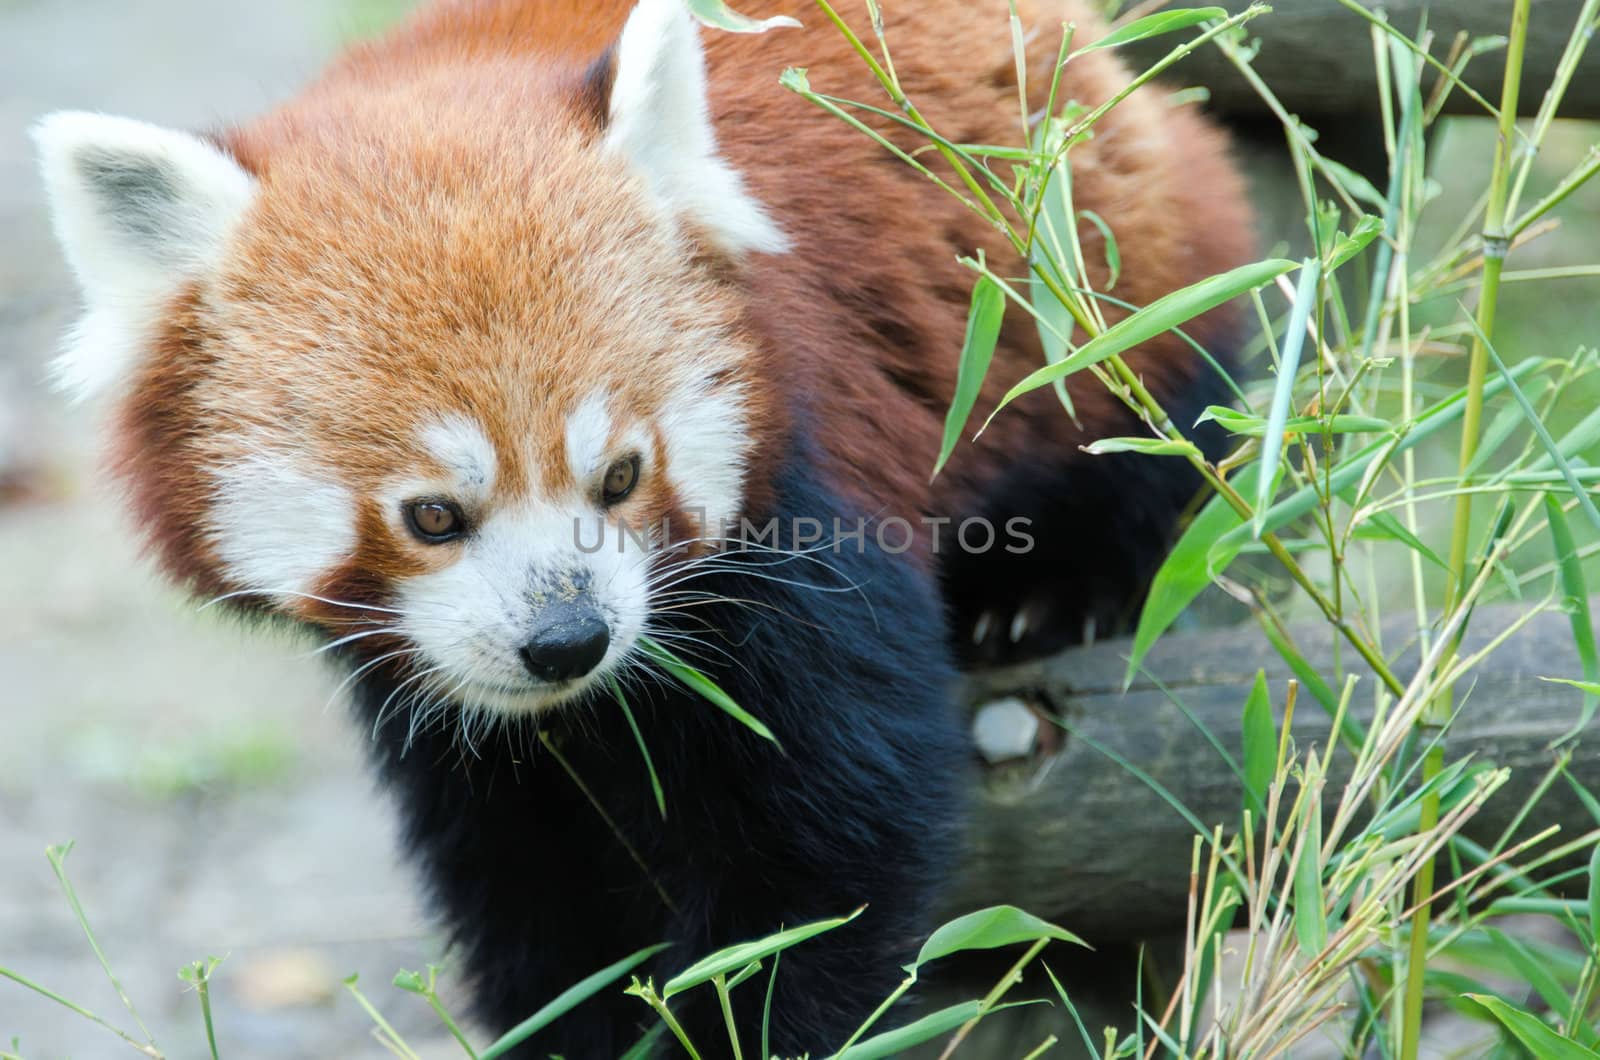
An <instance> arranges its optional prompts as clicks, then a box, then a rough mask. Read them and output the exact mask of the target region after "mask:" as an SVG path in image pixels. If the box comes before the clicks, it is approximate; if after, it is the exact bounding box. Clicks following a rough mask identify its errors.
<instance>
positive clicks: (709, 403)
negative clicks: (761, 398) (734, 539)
mask: <svg viewBox="0 0 1600 1060" xmlns="http://www.w3.org/2000/svg"><path fill="white" fill-rule="evenodd" d="M661 407H662V410H663V411H662V412H661V414H660V415H659V416H658V418H657V420H656V422H657V424H658V425H659V426H660V428H661V435H662V439H663V441H664V443H665V446H666V450H667V465H668V467H669V468H670V469H671V475H672V481H673V483H674V485H676V487H677V489H678V496H679V498H680V499H681V500H682V501H683V506H684V508H685V509H686V510H687V511H688V512H689V513H690V515H691V516H692V517H695V518H703V526H704V527H705V532H706V533H709V534H716V533H718V532H719V529H720V528H722V527H725V526H730V525H731V524H732V521H733V520H734V519H737V518H738V516H739V513H740V512H741V511H742V509H743V507H744V475H745V463H746V461H747V460H748V459H749V455H750V448H751V439H750V434H749V432H748V431H747V430H746V429H745V408H744V402H743V401H742V400H741V390H740V388H739V387H738V386H737V385H732V384H724V385H722V386H719V387H713V386H712V385H711V384H710V383H709V382H708V381H706V380H704V379H695V380H694V381H692V382H687V383H682V384H680V385H679V386H677V387H675V388H674V390H673V392H672V395H671V397H670V398H669V399H668V400H667V401H665V402H664V403H663V404H662V406H661Z"/></svg>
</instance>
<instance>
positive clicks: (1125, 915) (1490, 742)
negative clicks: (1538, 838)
mask: <svg viewBox="0 0 1600 1060" xmlns="http://www.w3.org/2000/svg"><path fill="white" fill-rule="evenodd" d="M1595 605H1596V606H1600V599H1597V600H1596V601H1595ZM1519 613H1520V608H1519V607H1513V606H1499V607H1484V608H1480V609H1479V611H1478V614H1477V615H1476V616H1475V618H1474V621H1473V625H1472V632H1471V633H1470V635H1469V636H1468V638H1467V643H1466V650H1468V651H1473V650H1476V649H1477V648H1479V647H1481V646H1483V645H1485V644H1486V643H1488V642H1489V640H1490V639H1491V638H1492V637H1493V636H1494V635H1495V634H1497V633H1499V632H1501V631H1502V630H1504V629H1506V628H1507V627H1508V626H1509V625H1510V624H1511V623H1512V621H1513V619H1514V618H1515V617H1516V616H1517V614H1519ZM1295 638H1296V641H1297V642H1298V643H1299V645H1300V646H1301V649H1302V650H1304V651H1306V652H1307V653H1308V655H1310V656H1311V662H1312V664H1313V665H1314V666H1316V667H1317V670H1318V672H1319V673H1321V674H1322V675H1324V677H1328V678H1331V677H1332V676H1333V675H1334V674H1336V672H1337V667H1336V665H1335V657H1334V649H1335V645H1334V644H1333V642H1332V640H1331V638H1330V634H1329V631H1328V630H1327V628H1326V627H1325V626H1309V627H1306V628H1302V629H1299V630H1296V631H1295ZM1407 639H1408V638H1407V632H1406V630H1405V629H1404V628H1403V626H1401V625H1390V626H1389V627H1387V628H1386V630H1385V637H1384V643H1385V644H1386V645H1389V646H1391V648H1394V649H1398V648H1399V647H1400V646H1402V645H1404V644H1405V643H1406V641H1407ZM1127 652H1128V644H1127V642H1125V641H1113V642H1105V643H1101V644H1098V645H1095V646H1093V647H1089V648H1080V649H1074V650H1071V651H1068V652H1066V653H1063V654H1061V655H1058V656H1054V657H1052V658H1049V659H1046V660H1042V661H1040V662H1037V663H1032V664H1028V665H1025V666H1020V667H1017V668H1013V669H1010V670H1005V671H995V672H991V673H988V674H985V675H982V676H981V677H980V678H977V679H975V680H974V682H973V686H972V689H971V699H972V701H973V702H974V703H978V702H983V701H985V700H988V699H992V698H994V697H995V696H998V695H1003V694H1007V693H1014V692H1024V693H1033V694H1035V695H1038V696H1041V697H1042V698H1043V700H1045V701H1046V702H1048V704H1050V705H1051V706H1052V707H1053V708H1054V709H1055V710H1056V711H1058V712H1059V713H1061V714H1062V716H1063V717H1065V718H1066V719H1067V720H1068V722H1069V724H1070V726H1071V730H1072V732H1073V733H1076V734H1077V736H1074V735H1072V734H1067V735H1066V736H1065V743H1064V745H1063V746H1062V747H1061V748H1060V750H1059V751H1058V752H1056V753H1054V754H1053V755H1051V756H1049V757H1047V758H1044V759H1042V760H1041V759H1037V758H1036V759H1034V760H1031V761H1028V762H1025V763H1014V764H1011V765H1008V766H1005V767H1002V768H999V769H993V770H990V771H989V772H987V773H986V775H985V777H984V781H983V783H982V784H981V785H980V786H979V792H978V796H977V803H978V806H977V812H976V821H975V824H974V827H973V829H972V835H971V837H970V839H969V851H968V855H967V857H966V858H965V859H964V863H963V865H962V867H961V870H960V874H959V882H958V884H957V886H956V887H955V888H954V894H953V900H952V902H951V908H950V910H949V912H950V913H951V914H954V913H956V912H962V911H966V910H970V909H974V908H979V907H982V906H985V905H991V904H995V903H998V902H1009V903H1013V904H1015V905H1019V906H1022V907H1023V908H1025V909H1028V910H1030V911H1032V912H1034V913H1036V914H1038V915H1041V916H1045V917H1049V918H1051V919H1053V920H1055V921H1056V922H1057V923H1060V924H1062V925H1064V926H1066V927H1069V928H1071V929H1072V930H1074V931H1077V932H1079V933H1080V934H1083V935H1085V936H1087V937H1089V938H1090V939H1091V941H1094V942H1096V943H1115V942H1120V941H1132V940H1137V939H1145V938H1151V937H1155V936H1159V935H1161V934H1163V933H1165V932H1170V931H1172V930H1174V929H1177V928H1181V926H1182V924H1183V921H1184V911H1185V900H1186V896H1187V888H1188V883H1189V859H1190V851H1191V844H1192V838H1193V835H1194V832H1193V830H1192V829H1191V827H1190V826H1189V824H1188V823H1186V822H1185V821H1184V819H1183V818H1182V817H1181V816H1180V815H1179V814H1178V813H1177V812H1176V811H1175V810H1174V809H1172V807H1171V806H1169V805H1168V804H1167V803H1166V802H1164V801H1163V800H1162V798H1161V797H1160V796H1159V795H1157V794H1156V793H1155V792H1154V791H1152V790H1151V789H1150V788H1149V787H1148V786H1147V785H1146V784H1144V783H1142V782H1141V781H1140V780H1139V779H1138V778H1137V777H1135V776H1133V775H1130V773H1129V772H1128V771H1127V770H1125V769H1124V768H1123V767H1122V766H1120V765H1118V764H1117V763H1115V762H1114V761H1112V760H1111V759H1110V758H1108V757H1106V756H1105V755H1104V754H1102V753H1101V752H1099V751H1097V750H1094V749H1093V748H1092V747H1091V746H1090V742H1089V741H1093V743H1096V744H1099V745H1101V746H1102V747H1104V748H1107V749H1109V750H1111V751H1114V752H1116V753H1117V754H1118V755H1120V756H1122V757H1123V758H1124V759H1126V760H1127V761H1128V762H1129V763H1131V764H1132V765H1134V766H1136V767H1138V768H1139V769H1140V770H1143V771H1144V772H1145V773H1147V774H1148V775H1149V776H1150V777H1151V778H1153V779H1154V780H1155V781H1157V782H1158V783H1160V784H1161V785H1162V787H1164V788H1165V789H1166V790H1167V791H1169V792H1171V793H1172V794H1173V795H1174V796H1175V797H1176V798H1177V799H1179V800H1180V801H1181V802H1182V803H1183V805H1185V806H1186V807H1188V808H1189V809H1190V810H1191V811H1192V812H1193V813H1194V815H1195V816H1196V817H1197V818H1199V820H1200V821H1202V822H1204V823H1205V824H1207V825H1211V824H1215V823H1224V824H1227V825H1230V826H1232V827H1235V828H1236V827H1237V822H1238V821H1239V816H1240V808H1241V785H1240V782H1239V781H1238V779H1237V778H1236V777H1235V775H1234V774H1233V772H1232V771H1231V770H1230V768H1229V767H1228V765H1227V764H1226V763H1225V762H1224V761H1223V760H1222V758H1221V757H1220V756H1219V755H1218V754H1217V752H1216V751H1215V749H1214V748H1213V747H1211V746H1210V745H1209V744H1208V743H1207V741H1206V740H1205V739H1204V738H1203V737H1202V736H1201V734H1200V732H1199V731H1197V730H1196V728H1195V725H1194V724H1193V723H1192V722H1191V721H1190V720H1189V719H1188V718H1186V717H1185V715H1184V713H1183V711H1181V710H1180V709H1179V708H1178V707H1177V706H1176V705H1175V704H1174V703H1173V698H1181V700H1182V702H1183V703H1184V705H1185V707H1187V709H1188V710H1189V711H1190V712H1192V713H1193V714H1194V716H1195V717H1196V718H1197V719H1198V720H1199V721H1200V722H1201V723H1202V724H1204V726H1205V728H1206V729H1207V730H1209V731H1210V732H1211V733H1212V734H1213V735H1214V736H1215V737H1216V739H1217V740H1218V741H1219V742H1220V743H1221V745H1222V746H1223V747H1225V748H1227V749H1228V750H1229V752H1230V753H1231V754H1232V755H1234V757H1235V758H1237V757H1238V755H1239V749H1240V746H1241V744H1240V715H1241V709H1242V707H1243V705H1244V701H1245V696H1246V694H1247V693H1248V691H1249V689H1250V686H1251V683H1252V682H1253V680H1254V678H1255V674H1256V671H1257V669H1258V668H1259V669H1261V670H1264V671H1265V672H1266V674H1267V676H1268V678H1269V680H1270V681H1271V686H1272V692H1273V700H1274V704H1275V707H1274V710H1275V714H1276V715H1277V717H1278V720H1279V721H1280V722H1281V720H1282V718H1281V707H1282V703H1283V697H1284V692H1285V688H1286V681H1287V679H1288V677H1289V676H1290V675H1289V672H1288V668H1287V667H1286V666H1285V664H1284V663H1283V662H1282V661H1281V660H1280V659H1279V658H1278V656H1277V654H1276V653H1275V652H1274V651H1273V650H1272V648H1271V647H1270V645H1268V643H1267V642H1266V639H1265V638H1264V637H1263V636H1262V635H1261V633H1260V632H1259V630H1257V629H1256V628H1255V627H1254V626H1251V627H1248V628H1240V629H1233V630H1221V631H1217V632H1210V633H1203V634H1196V635H1173V636H1168V637H1166V638H1165V639H1163V640H1162V641H1161V642H1159V643H1158V644H1157V645H1156V647H1155V648H1154V650H1152V651H1151V653H1150V655H1149V657H1148V659H1147V661H1146V664H1145V669H1146V671H1147V676H1144V677H1141V678H1139V679H1136V680H1135V681H1134V683H1133V685H1132V687H1131V688H1130V689H1129V690H1128V691H1126V692H1123V691H1122V676H1123V671H1124V669H1125V667H1126V665H1127V664H1126V658H1127ZM1343 658H1344V659H1345V660H1346V663H1347V665H1350V666H1352V667H1354V666H1359V663H1360V660H1359V659H1358V658H1356V657H1355V655H1354V653H1353V652H1351V651H1349V650H1348V648H1346V649H1345V650H1344V652H1343ZM1396 665H1397V666H1398V668H1399V672H1400V673H1401V675H1402V679H1404V678H1406V677H1408V676H1409V675H1410V674H1411V673H1413V672H1414V671H1415V668H1416V665H1417V652H1416V650H1415V648H1414V646H1413V647H1411V648H1409V649H1408V650H1406V651H1404V652H1403V653H1401V655H1400V658H1399V660H1398V662H1397V664H1396ZM1579 673H1580V670H1579V664H1578V659H1577V653H1576V651H1575V650H1574V647H1573V643H1572V635H1571V631H1570V627H1569V625H1568V622H1567V618H1566V616H1565V615H1564V614H1562V613H1560V612H1558V611H1552V612H1547V613H1544V614H1541V615H1539V616H1537V617H1535V618H1534V619H1533V620H1532V621H1531V622H1529V623H1528V624H1527V625H1526V626H1525V627H1524V628H1523V629H1522V630H1520V631H1519V632H1517V633H1516V634H1515V635H1513V636H1512V637H1511V638H1510V639H1509V640H1508V641H1507V642H1506V643H1505V644H1503V645H1502V646H1500V647H1499V648H1498V649H1496V650H1495V651H1494V653H1493V654H1491V655H1490V656H1489V657H1488V659H1487V660H1486V661H1485V663H1484V664H1483V666H1481V667H1480V668H1479V669H1478V670H1476V671H1475V673H1474V676H1473V677H1472V678H1471V679H1470V680H1469V681H1468V682H1466V683H1464V684H1463V686H1462V688H1461V692H1460V704H1459V705H1460V713H1459V717H1458V719H1457V721H1456V722H1455V724H1454V725H1453V726H1452V727H1451V729H1450V732H1449V736H1448V739H1447V742H1446V745H1445V747H1446V754H1447V760H1450V761H1453V760H1455V759H1458V758H1461V757H1462V756H1465V755H1469V754H1470V755H1474V756H1475V757H1477V758H1478V759H1481V760H1485V761H1489V762H1492V763H1494V764H1496V765H1500V766H1506V767H1509V768H1510V769H1511V770H1512V773H1511V779H1510V780H1509V781H1508V782H1507V783H1506V785H1505V786H1504V787H1503V788H1502V789H1501V790H1500V791H1499V792H1497V793H1496V794H1495V796H1494V797H1493V798H1492V799H1490V800H1489V802H1488V803H1487V804H1486V805H1485V806H1484V807H1483V809H1482V810H1481V811H1480V812H1479V813H1478V815H1477V816H1476V817H1475V818H1474V819H1473V820H1472V822H1471V823H1470V824H1469V825H1468V826H1467V828H1466V830H1465V834H1466V835H1467V836H1468V837H1470V838H1473V839H1475V840H1476V841H1477V842H1479V843H1482V844H1485V845H1487V844H1489V843H1492V842H1493V841H1494V839H1495V838H1496V837H1497V836H1498V835H1499V834H1500V832H1501V831H1502V829H1504V828H1505V827H1506V826H1507V824H1508V823H1510V821H1511V819H1512V817H1513V816H1514V815H1515V813H1516V812H1517V810H1518V808H1519V807H1520V806H1521V805H1522V803H1523V801H1524V799H1525V798H1526V797H1527V796H1528V794H1529V793H1530V792H1531V791H1532V790H1533V788H1534V785H1536V784H1537V783H1538V781H1539V779H1540V777H1541V776H1542V775H1543V773H1544V771H1545V769H1546V767H1547V766H1548V765H1549V764H1550V762H1551V761H1552V760H1553V755H1552V752H1551V751H1550V750H1549V744H1550V742H1551V741H1552V740H1553V739H1555V738H1556V737H1558V736H1561V735H1562V734H1564V733H1566V732H1567V731H1568V730H1569V729H1570V728H1571V727H1572V726H1573V725H1574V724H1575V723H1576V721H1577V720H1578V717H1579V711H1580V709H1581V701H1582V696H1581V694H1579V693H1578V692H1577V691H1576V690H1575V689H1573V688H1571V687H1570V686H1567V685H1560V684H1553V683H1550V682H1546V681H1541V680H1539V678H1540V676H1541V675H1543V676H1553V677H1574V676H1577V675H1578V674H1579ZM1330 683H1332V684H1334V685H1335V687H1337V684H1338V683H1337V682H1336V681H1330ZM1373 686H1374V682H1373V679H1372V678H1371V677H1370V676H1365V677H1363V678H1362V679H1361V683H1360V685H1359V686H1358V689H1357V692H1356V694H1355V697H1354V699H1353V702H1352V707H1351V714H1352V716H1353V717H1355V718H1357V719H1360V720H1362V721H1363V722H1365V721H1367V720H1370V718H1371V715H1372V703H1373ZM1329 728H1330V719H1329V717H1328V715H1327V714H1326V713H1325V712H1324V711H1323V710H1322V709H1320V708H1319V706H1318V704H1317V702H1316V701H1315V700H1314V699H1313V698H1312V697H1311V696H1310V695H1307V694H1302V695H1301V696H1300V699H1299V703H1298V705H1297V708H1296V711H1295V717H1294V724H1293V729H1294V736H1295V740H1296V742H1297V744H1298V746H1300V747H1301V748H1305V747H1307V746H1310V745H1313V744H1315V745H1318V746H1326V742H1327V739H1328V733H1329ZM1349 764H1350V762H1349V755H1347V754H1342V753H1341V754H1336V755H1335V768H1334V775H1333V776H1332V777H1331V778H1330V782H1329V784H1328V785H1327V789H1326V790H1327V797H1326V803H1327V806H1328V807H1330V808H1331V807H1332V806H1333V805H1334V803H1335V801H1336V800H1337V798H1338V796H1339V793H1340V791H1341V789H1342V787H1343V783H1344V779H1345V778H1346V777H1347V776H1348V771H1349ZM1341 770H1342V772H1341ZM1570 771H1571V773H1572V775H1573V776H1574V777H1575V778H1576V779H1577V780H1579V781H1580V782H1582V783H1583V784H1584V785H1585V786H1586V787H1589V788H1590V789H1591V790H1600V754H1597V753H1592V752H1591V753H1588V754H1584V753H1582V752H1581V751H1580V753H1579V754H1578V755H1576V756H1575V757H1574V759H1573V761H1572V763H1571V766H1570ZM1553 823H1554V824H1559V825H1560V826H1561V828H1562V833H1563V834H1564V835H1565V836H1567V837H1571V836H1574V835H1578V834H1581V833H1582V832H1584V831H1586V830H1588V829H1590V828H1592V827H1594V822H1593V820H1592V819H1591V818H1590V816H1589V814H1588V812H1587V811H1586V810H1585V809H1584V808H1583V806H1582V804H1581V803H1580V802H1579V801H1578V799H1577V798H1576V796H1575V795H1573V793H1572V792H1571V790H1570V789H1569V788H1568V786H1567V785H1565V784H1561V783H1557V784H1555V785H1553V786H1552V788H1551V790H1550V792H1549V794H1548V795H1547V796H1546V797H1545V799H1544V801H1543V802H1541V803H1540V806H1539V809H1538V810H1537V811H1536V812H1535V813H1533V814H1531V815H1530V820H1529V822H1528V826H1527V827H1528V829H1532V830H1536V829H1538V828H1543V827H1546V826H1548V825H1550V824H1553Z"/></svg>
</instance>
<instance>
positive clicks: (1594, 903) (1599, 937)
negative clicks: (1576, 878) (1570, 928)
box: [1589, 843, 1600, 949]
mask: <svg viewBox="0 0 1600 1060" xmlns="http://www.w3.org/2000/svg"><path fill="white" fill-rule="evenodd" d="M1589 938H1590V939H1591V940H1592V941H1591V942H1590V947H1591V949H1592V947H1593V946H1594V945H1595V943H1596V942H1600V843H1597V844H1595V848H1594V852H1593V853H1591V854H1590V855H1589Z"/></svg>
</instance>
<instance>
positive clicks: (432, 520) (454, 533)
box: [406, 501, 466, 544]
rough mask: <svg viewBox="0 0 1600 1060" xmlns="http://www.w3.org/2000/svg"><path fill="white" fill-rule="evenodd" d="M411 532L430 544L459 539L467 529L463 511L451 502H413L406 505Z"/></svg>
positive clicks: (407, 520)
mask: <svg viewBox="0 0 1600 1060" xmlns="http://www.w3.org/2000/svg"><path fill="white" fill-rule="evenodd" d="M406 522H407V524H409V525H410V527H411V532H412V533H414V534H416V535H417V536H418V537H419V538H421V539H422V540H424V541H426V542H428V543H429V544H438V543H439V542H441V541H449V540H451V539H452V538H455V537H459V536H460V535H461V532H462V530H464V529H465V528H466V520H465V519H464V518H463V517H462V515H461V509H460V508H457V507H456V506H455V505H454V504H451V503H450V502H449V501H412V502H411V503H410V504H408V505H406Z"/></svg>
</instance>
